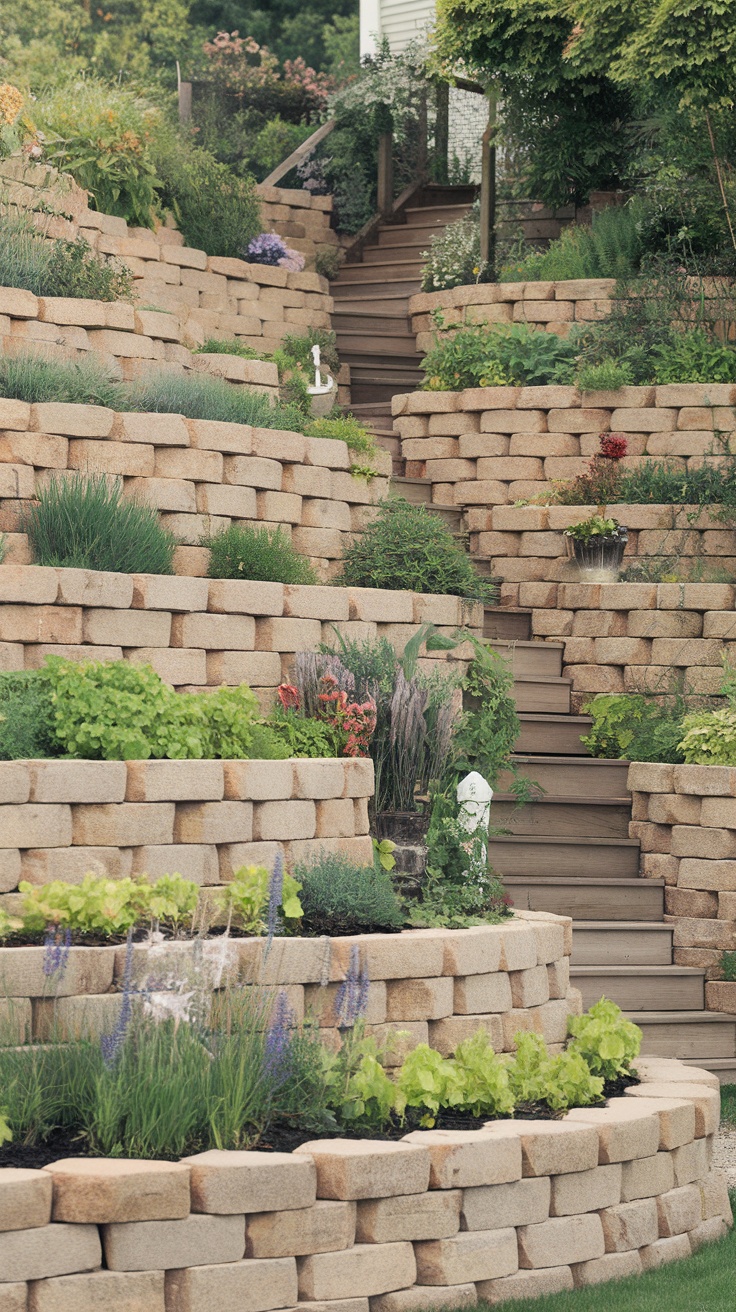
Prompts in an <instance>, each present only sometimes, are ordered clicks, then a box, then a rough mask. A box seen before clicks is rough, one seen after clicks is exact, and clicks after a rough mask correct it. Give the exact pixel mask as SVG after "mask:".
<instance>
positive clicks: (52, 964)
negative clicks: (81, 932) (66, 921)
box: [43, 925, 72, 986]
mask: <svg viewBox="0 0 736 1312" xmlns="http://www.w3.org/2000/svg"><path fill="white" fill-rule="evenodd" d="M71 946H72V932H71V930H70V929H64V930H62V929H60V928H59V926H58V925H49V927H48V929H47V930H46V934H45V935H44V940H43V948H44V952H43V973H44V976H45V977H46V979H48V980H53V982H54V983H55V984H56V985H57V986H58V985H59V984H61V981H62V980H63V978H64V975H65V974H66V968H67V966H68V964H69V953H70V951H71Z"/></svg>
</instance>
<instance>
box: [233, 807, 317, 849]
mask: <svg viewBox="0 0 736 1312" xmlns="http://www.w3.org/2000/svg"><path fill="white" fill-rule="evenodd" d="M232 805H235V803H233V804H232ZM240 805H242V806H244V805H246V803H240ZM316 832H317V812H316V808H315V805H314V802H311V801H285V802H260V803H259V804H258V805H257V806H256V807H255V809H254V812H253V834H252V837H253V838H254V839H256V840H257V841H258V840H260V841H268V840H269V839H278V840H280V841H282V842H284V841H287V840H290V839H295V838H314V836H315V834H316ZM222 841H225V840H222ZM231 841H236V840H231ZM237 841H248V840H247V839H246V838H245V835H242V836H241V840H237Z"/></svg>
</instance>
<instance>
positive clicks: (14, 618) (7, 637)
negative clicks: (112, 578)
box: [0, 605, 94, 646]
mask: <svg viewBox="0 0 736 1312" xmlns="http://www.w3.org/2000/svg"><path fill="white" fill-rule="evenodd" d="M91 613H94V612H91ZM0 641H3V642H28V643H52V644H54V645H55V646H56V645H57V644H59V643H81V641H82V611H81V610H80V609H79V607H78V606H66V607H65V606H13V605H4V606H3V607H2V611H1V612H0Z"/></svg>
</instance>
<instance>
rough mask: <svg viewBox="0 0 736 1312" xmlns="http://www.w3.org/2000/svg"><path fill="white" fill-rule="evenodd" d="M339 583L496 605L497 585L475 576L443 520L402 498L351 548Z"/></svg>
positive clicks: (380, 513)
mask: <svg viewBox="0 0 736 1312" xmlns="http://www.w3.org/2000/svg"><path fill="white" fill-rule="evenodd" d="M337 582H338V583H340V584H342V585H343V586H345V587H357V588H388V589H390V590H395V589H399V590H410V591H412V592H428V593H438V594H441V595H450V596H455V597H465V598H467V599H468V600H469V601H484V602H486V603H487V604H489V605H491V604H493V602H494V601H495V600H496V599H497V591H496V587H495V585H494V584H493V583H491V582H490V581H488V580H484V579H482V578H481V577H480V575H479V574H477V573H476V571H475V569H474V567H473V564H472V562H471V559H470V557H469V556H468V555H467V553H466V552H464V551H463V549H462V547H460V546H458V544H457V542H456V541H455V539H454V537H453V535H452V533H451V532H450V530H449V528H447V526H446V525H445V524H444V523H443V522H442V520H441V519H440V518H439V517H438V516H437V515H434V514H432V512H431V511H430V510H428V509H427V507H426V506H418V505H413V504H412V503H411V502H409V501H405V500H404V499H403V497H392V498H391V499H390V500H389V501H384V502H383V503H382V505H381V506H380V507H379V509H378V513H377V515H376V518H375V519H374V520H373V521H372V522H371V523H370V524H369V525H368V527H367V528H366V529H365V531H364V532H363V533H362V534H361V535H360V537H358V538H356V539H355V541H354V542H353V543H351V545H350V546H349V547H348V548H347V550H346V551H345V554H344V556H343V562H342V572H341V574H340V576H339V578H338V579H337Z"/></svg>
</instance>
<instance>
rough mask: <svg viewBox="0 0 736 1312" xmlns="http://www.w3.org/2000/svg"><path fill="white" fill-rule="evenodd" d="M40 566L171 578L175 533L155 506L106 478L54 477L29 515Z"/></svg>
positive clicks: (30, 534)
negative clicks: (124, 493)
mask: <svg viewBox="0 0 736 1312" xmlns="http://www.w3.org/2000/svg"><path fill="white" fill-rule="evenodd" d="M22 527H23V532H24V533H27V534H28V537H29V540H30V545H31V550H32V551H33V556H34V560H35V562H36V564H38V565H54V566H67V567H68V568H71V569H97V570H103V571H110V572H112V573H116V574H171V573H172V572H173V564H172V562H173V558H174V547H175V545H176V540H175V538H174V536H173V534H171V533H169V532H168V531H167V530H166V529H165V528H162V526H161V523H160V521H159V517H158V513H157V511H156V510H154V508H153V507H152V506H146V505H142V504H141V503H140V502H138V501H136V500H135V499H134V498H133V497H126V496H124V495H123V484H122V480H121V479H115V480H110V479H108V478H107V476H106V475H105V474H92V475H89V476H87V475H85V474H74V475H72V476H71V477H67V478H51V479H49V481H48V483H46V484H45V485H44V486H43V487H41V488H39V489H38V492H37V494H36V502H35V503H34V504H33V505H32V506H31V508H30V510H28V511H27V512H26V513H25V515H24V516H23V521H22Z"/></svg>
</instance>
